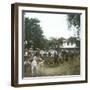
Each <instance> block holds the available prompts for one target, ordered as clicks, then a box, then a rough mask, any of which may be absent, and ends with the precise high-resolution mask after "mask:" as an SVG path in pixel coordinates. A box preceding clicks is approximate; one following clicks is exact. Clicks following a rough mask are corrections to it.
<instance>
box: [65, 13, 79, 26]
mask: <svg viewBox="0 0 90 90" xmlns="http://www.w3.org/2000/svg"><path fill="white" fill-rule="evenodd" d="M67 20H68V22H69V24H68V26H69V27H72V25H73V26H75V27H80V14H68V18H67Z"/></svg>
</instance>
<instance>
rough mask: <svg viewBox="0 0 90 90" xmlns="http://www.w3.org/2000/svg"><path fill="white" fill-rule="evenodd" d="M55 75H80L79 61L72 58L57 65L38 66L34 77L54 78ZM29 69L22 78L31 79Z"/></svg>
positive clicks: (77, 58)
mask: <svg viewBox="0 0 90 90" xmlns="http://www.w3.org/2000/svg"><path fill="white" fill-rule="evenodd" d="M55 75H80V59H79V57H74V58H73V59H69V60H68V61H65V60H64V62H59V63H58V64H53V63H48V64H46V63H45V64H44V66H38V72H37V74H35V75H34V76H55ZM31 76H32V75H31V70H30V67H27V70H26V72H24V77H31Z"/></svg>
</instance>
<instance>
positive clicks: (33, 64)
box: [31, 56, 38, 76]
mask: <svg viewBox="0 0 90 90" xmlns="http://www.w3.org/2000/svg"><path fill="white" fill-rule="evenodd" d="M37 59H38V58H37V56H34V57H33V60H32V62H31V72H32V76H33V75H34V74H37V69H38V67H37Z"/></svg>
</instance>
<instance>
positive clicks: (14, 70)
mask: <svg viewBox="0 0 90 90" xmlns="http://www.w3.org/2000/svg"><path fill="white" fill-rule="evenodd" d="M19 6H23V7H30V6H33V7H42V8H52V9H53V8H55V9H60V8H61V9H75V10H85V16H86V17H85V42H86V43H85V80H80V81H65V82H64V81H63V82H48V83H34V84H32V82H31V83H28V84H19V83H18V67H19V66H18V49H19V47H18V38H19V36H18V32H19V31H18V19H19V18H18V7H19ZM87 27H88V8H87V7H81V6H64V5H48V4H47V5H45V4H32V3H15V4H12V5H11V85H12V86H14V87H22V86H41V85H58V84H73V83H87V82H88V60H87V52H88V51H87V50H88V36H87V35H88V30H87Z"/></svg>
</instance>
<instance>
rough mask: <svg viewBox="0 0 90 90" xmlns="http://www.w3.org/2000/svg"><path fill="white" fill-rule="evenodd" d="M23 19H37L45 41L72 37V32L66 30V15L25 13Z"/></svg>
mask: <svg viewBox="0 0 90 90" xmlns="http://www.w3.org/2000/svg"><path fill="white" fill-rule="evenodd" d="M24 17H29V18H37V19H39V20H40V26H41V28H42V30H43V34H44V36H45V37H46V38H47V39H50V38H51V37H53V38H60V37H64V38H66V39H67V38H69V37H70V36H73V35H74V32H73V30H68V24H67V23H68V22H67V14H47V13H30V12H26V13H25V16H24Z"/></svg>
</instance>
